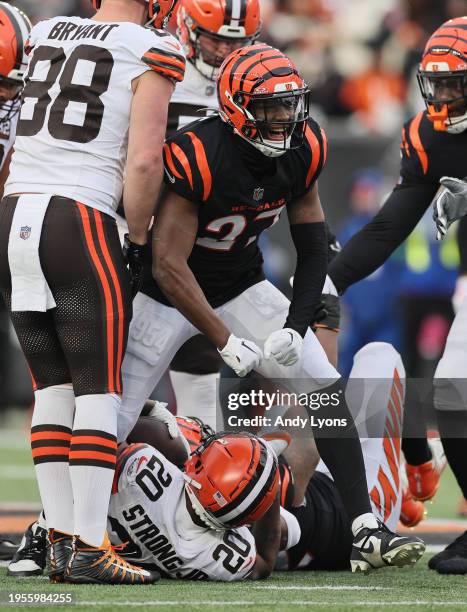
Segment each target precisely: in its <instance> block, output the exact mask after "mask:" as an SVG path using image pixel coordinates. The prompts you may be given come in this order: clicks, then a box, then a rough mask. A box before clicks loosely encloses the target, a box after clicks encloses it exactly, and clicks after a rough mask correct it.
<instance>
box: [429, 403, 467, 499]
mask: <svg viewBox="0 0 467 612" xmlns="http://www.w3.org/2000/svg"><path fill="white" fill-rule="evenodd" d="M436 412H437V414H438V426H439V433H440V435H441V441H442V442H443V447H444V452H445V454H446V458H447V460H448V463H449V465H450V467H451V470H452V471H453V472H454V476H455V477H456V480H457V482H458V483H459V487H460V488H461V491H462V493H463V495H464V498H465V499H467V460H466V459H467V412H465V411H463V410H437V411H436ZM454 436H456V437H454Z"/></svg>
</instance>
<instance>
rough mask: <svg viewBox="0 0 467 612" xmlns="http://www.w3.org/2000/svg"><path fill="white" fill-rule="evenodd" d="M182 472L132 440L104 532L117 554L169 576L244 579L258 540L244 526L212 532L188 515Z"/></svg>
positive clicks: (121, 460) (120, 462)
mask: <svg viewBox="0 0 467 612" xmlns="http://www.w3.org/2000/svg"><path fill="white" fill-rule="evenodd" d="M184 483H185V481H184V478H183V474H182V472H181V471H180V470H179V469H178V468H177V467H175V465H173V464H172V463H170V461H168V460H167V459H166V458H165V457H164V456H163V455H162V454H161V453H160V452H159V451H157V450H155V449H154V448H152V447H151V446H148V445H146V444H133V445H131V446H129V447H128V448H127V449H125V451H124V452H123V453H122V454H121V455H120V457H119V459H118V461H117V469H116V473H115V480H114V487H113V490H112V495H111V499H110V505H109V516H108V532H109V536H110V539H111V542H112V544H113V545H121V546H119V548H118V550H119V554H121V556H122V557H124V558H125V559H127V560H128V561H131V562H134V563H136V564H145V565H152V566H155V567H156V568H157V570H158V571H159V572H161V573H162V574H163V575H165V576H166V577H169V578H177V579H180V578H183V579H186V580H222V581H226V582H230V581H234V580H243V579H244V578H246V577H247V576H248V575H249V574H250V572H251V570H252V569H253V566H254V563H255V559H256V545H255V540H254V538H253V535H252V534H251V532H250V531H249V529H248V528H247V527H239V528H236V529H229V530H227V531H215V530H213V529H209V528H208V527H199V526H198V525H195V523H194V522H193V520H192V519H191V517H190V515H189V513H188V510H187V507H186V497H185V484H184Z"/></svg>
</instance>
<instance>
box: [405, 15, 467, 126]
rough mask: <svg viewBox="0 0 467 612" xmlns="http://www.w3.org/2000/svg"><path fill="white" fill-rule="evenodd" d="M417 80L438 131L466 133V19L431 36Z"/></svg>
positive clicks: (453, 20)
mask: <svg viewBox="0 0 467 612" xmlns="http://www.w3.org/2000/svg"><path fill="white" fill-rule="evenodd" d="M417 77H418V84H419V86H420V90H421V92H422V96H423V99H424V100H425V104H426V107H427V111H428V112H427V116H428V118H429V119H430V120H431V121H432V122H433V124H434V128H435V130H439V131H443V132H445V131H447V132H450V133H452V134H459V133H460V132H463V131H464V130H465V129H466V128H467V17H459V18H457V19H450V20H449V21H446V23H443V25H442V26H441V27H440V28H438V29H437V30H436V32H434V34H432V36H431V37H430V39H429V40H428V42H427V44H426V47H425V50H424V52H423V56H422V61H421V63H420V65H419V68H418V75H417Z"/></svg>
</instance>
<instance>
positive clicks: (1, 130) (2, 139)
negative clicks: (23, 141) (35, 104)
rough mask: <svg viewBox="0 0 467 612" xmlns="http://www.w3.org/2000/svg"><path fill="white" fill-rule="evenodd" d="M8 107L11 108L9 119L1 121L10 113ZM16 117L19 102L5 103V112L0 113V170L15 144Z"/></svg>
mask: <svg viewBox="0 0 467 612" xmlns="http://www.w3.org/2000/svg"><path fill="white" fill-rule="evenodd" d="M8 107H12V108H11V118H10V119H7V120H2V119H3V118H4V117H5V116H6V115H8V113H9V112H10V109H9V108H8ZM18 115H19V102H7V103H6V104H5V110H3V111H1V112H0V170H1V169H2V168H3V164H4V163H5V160H6V159H7V157H8V154H9V153H10V150H11V149H12V147H13V145H14V143H15V136H16V126H17V123H18Z"/></svg>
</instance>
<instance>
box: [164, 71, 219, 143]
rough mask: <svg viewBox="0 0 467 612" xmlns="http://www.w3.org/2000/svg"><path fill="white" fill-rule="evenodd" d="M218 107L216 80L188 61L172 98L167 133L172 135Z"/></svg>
mask: <svg viewBox="0 0 467 612" xmlns="http://www.w3.org/2000/svg"><path fill="white" fill-rule="evenodd" d="M217 108H219V103H218V101H217V94H216V84H215V82H214V81H211V80H210V79H208V78H207V77H205V76H204V75H203V74H201V72H199V70H196V68H195V67H194V66H193V64H192V63H191V62H187V63H186V72H185V78H184V79H183V81H182V82H181V83H177V86H176V87H175V91H174V93H173V95H172V98H171V100H170V105H169V117H168V121H167V134H168V135H169V136H171V135H172V134H173V133H174V132H175V131H176V130H179V129H180V128H182V127H185V125H187V124H188V123H191V122H192V121H196V119H201V118H202V117H206V116H207V115H209V114H211V113H212V112H213V110H212V109H214V110H215V109H217ZM207 109H211V110H207Z"/></svg>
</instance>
